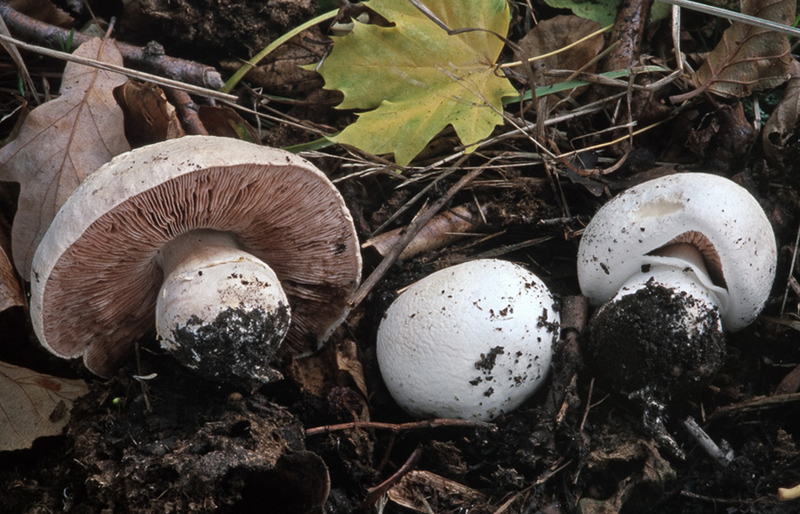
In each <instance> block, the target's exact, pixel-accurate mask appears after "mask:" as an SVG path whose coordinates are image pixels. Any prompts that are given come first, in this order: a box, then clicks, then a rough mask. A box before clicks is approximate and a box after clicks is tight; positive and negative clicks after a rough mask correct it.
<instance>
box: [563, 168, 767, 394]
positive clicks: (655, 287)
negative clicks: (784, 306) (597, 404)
mask: <svg viewBox="0 0 800 514" xmlns="http://www.w3.org/2000/svg"><path fill="white" fill-rule="evenodd" d="M775 266H776V247H775V237H774V235H773V231H772V226H771V225H770V223H769V220H768V219H767V217H766V215H765V214H764V211H763V210H762V209H761V207H760V206H759V204H758V202H757V201H756V200H755V199H754V198H753V197H752V196H751V195H750V194H749V193H748V192H747V191H746V190H745V189H744V188H742V187H741V186H739V185H737V184H736V183H734V182H732V181H730V180H728V179H726V178H723V177H718V176H715V175H709V174H704V173H687V174H678V175H670V176H666V177H661V178H658V179H655V180H650V181H648V182H645V183H642V184H640V185H638V186H635V187H633V188H631V189H628V190H627V191H625V192H623V193H621V194H620V195H618V196H616V197H615V198H613V199H612V200H611V201H609V202H608V203H607V204H606V205H604V206H603V207H602V208H601V209H600V210H599V211H598V212H597V214H596V215H595V216H594V218H593V219H592V221H591V222H590V223H589V225H588V226H587V227H586V230H585V232H584V234H583V238H582V240H581V243H580V248H579V250H578V279H579V281H580V287H581V291H582V292H583V294H584V295H585V296H587V297H588V298H589V300H590V301H591V303H593V304H594V305H601V307H600V309H599V310H598V311H597V313H596V314H595V316H594V317H593V320H592V323H591V324H590V332H591V334H590V336H591V337H590V346H591V347H592V353H593V354H594V355H593V356H592V359H593V360H595V361H601V362H599V366H598V367H599V368H603V367H609V369H612V370H615V371H614V373H615V374H616V375H618V376H619V377H620V378H619V380H618V385H620V386H621V387H623V388H627V389H628V390H632V389H634V390H635V389H638V388H641V387H645V386H646V385H647V384H648V382H650V380H651V378H652V374H654V373H656V372H658V371H665V372H666V374H667V375H669V376H670V377H672V378H674V381H675V382H678V381H687V382H689V383H692V382H695V383H702V382H703V381H705V380H706V379H708V378H709V377H711V376H713V374H714V373H715V372H716V369H717V368H718V367H719V364H720V363H721V361H722V357H723V356H724V343H723V339H722V330H723V329H725V330H730V331H735V330H740V329H742V328H744V327H745V326H747V325H749V324H750V323H752V322H753V321H754V320H755V318H756V317H757V316H758V314H759V313H760V312H761V309H762V308H763V307H764V304H765V302H766V300H767V297H768V295H769V292H770V289H771V287H772V282H773V279H774V276H775ZM609 349H610V350H609ZM623 377H624V378H623ZM623 382H624V384H623Z"/></svg>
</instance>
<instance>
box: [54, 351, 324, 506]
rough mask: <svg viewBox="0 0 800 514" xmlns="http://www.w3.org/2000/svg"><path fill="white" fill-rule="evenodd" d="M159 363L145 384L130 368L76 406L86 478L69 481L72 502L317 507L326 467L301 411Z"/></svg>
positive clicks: (75, 453)
mask: <svg viewBox="0 0 800 514" xmlns="http://www.w3.org/2000/svg"><path fill="white" fill-rule="evenodd" d="M160 361H165V362H164V364H163V365H162V366H161V368H160V369H157V368H156V369H154V371H153V373H152V374H150V375H149V376H145V377H139V378H138V382H137V379H135V378H130V377H131V376H132V374H130V373H124V372H123V373H120V374H119V375H117V378H115V379H113V380H112V381H111V382H110V383H108V384H102V385H100V384H98V385H97V387H95V388H94V391H93V393H91V394H90V395H89V396H87V397H85V398H83V399H82V400H81V402H80V403H79V404H78V406H77V407H76V409H75V410H74V412H73V420H74V422H73V423H72V425H70V428H69V433H68V436H69V437H70V438H71V440H73V441H74V445H73V447H72V448H71V450H70V452H69V453H70V457H71V458H70V459H69V460H70V461H71V462H72V467H74V468H76V469H74V470H73V472H72V475H73V476H81V475H83V476H84V477H85V478H84V480H82V481H77V480H76V481H71V482H70V484H69V488H70V491H71V496H72V501H74V502H75V503H77V504H96V505H107V506H113V507H114V508H115V509H117V510H118V511H121V512H130V513H137V512H140V513H145V512H147V513H149V512H249V511H253V510H256V509H255V507H256V506H257V505H259V504H261V505H265V503H264V502H267V503H266V504H269V505H270V508H269V511H270V512H286V513H289V512H291V513H301V512H313V511H316V510H318V509H319V508H320V506H321V505H322V502H324V500H325V498H326V497H327V494H328V489H329V479H328V471H327V468H326V466H325V464H324V462H323V461H322V459H320V458H319V457H318V456H317V455H316V454H314V453H312V452H308V451H306V448H305V443H304V431H303V426H302V425H301V423H300V422H299V421H298V420H297V418H296V417H295V416H294V415H292V414H291V413H290V412H289V411H288V410H287V409H286V408H285V407H281V406H279V405H277V404H275V403H273V402H272V401H270V400H269V399H267V398H266V397H265V396H264V395H262V394H261V393H258V392H256V393H252V394H250V393H249V392H247V391H244V393H242V392H239V391H237V390H235V389H233V388H230V387H225V386H220V385H217V384H214V383H212V382H209V381H206V380H204V379H202V378H201V377H197V376H195V374H193V373H191V372H189V371H184V370H182V369H180V367H179V366H175V365H174V363H173V362H172V360H171V359H160ZM160 361H159V362H160ZM156 364H158V362H157V363H156Z"/></svg>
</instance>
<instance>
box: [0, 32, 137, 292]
mask: <svg viewBox="0 0 800 514" xmlns="http://www.w3.org/2000/svg"><path fill="white" fill-rule="evenodd" d="M75 55H80V56H81V57H88V58H91V59H96V60H100V61H104V62H109V63H113V64H117V65H122V56H121V55H120V53H119V51H118V50H117V48H116V44H115V43H114V42H113V41H107V42H105V43H104V42H102V41H101V40H99V39H92V40H90V41H89V42H87V43H85V44H83V45H81V46H80V48H78V50H76V51H75ZM124 82H125V77H124V76H122V75H120V74H118V73H111V72H108V71H104V70H99V69H96V68H90V67H88V66H84V65H80V64H76V63H72V62H70V63H68V64H67V66H66V68H65V70H64V76H63V79H62V82H61V96H59V97H58V98H56V99H55V100H52V101H50V102H47V103H46V104H43V105H41V106H39V107H37V108H36V109H34V110H33V111H31V113H30V114H29V115H28V117H27V118H26V119H25V122H24V123H23V125H22V128H21V129H20V131H19V135H18V136H17V138H16V139H14V140H13V141H12V142H10V143H9V144H7V145H6V146H5V147H3V148H2V149H0V180H3V181H9V182H19V183H20V186H21V187H20V196H19V205H18V207H17V214H16V217H15V218H14V225H13V227H12V232H11V237H12V242H13V245H12V246H13V258H14V264H15V266H16V267H17V271H19V273H20V274H21V275H22V276H23V277H26V278H27V277H28V275H30V265H31V261H32V260H33V254H34V252H35V251H36V247H37V246H38V244H39V241H40V240H41V238H42V236H43V235H44V233H45V232H46V231H47V228H48V227H49V226H50V222H51V221H52V220H53V217H54V216H55V214H56V212H58V209H59V208H60V207H61V205H62V204H63V203H64V202H65V201H66V200H67V198H68V197H69V196H70V195H71V194H72V191H73V190H74V189H75V188H76V187H77V186H78V184H80V183H81V182H82V181H83V179H84V178H86V176H88V175H89V174H91V173H92V172H94V171H95V170H96V169H97V168H99V167H100V166H101V165H103V164H105V163H106V162H108V161H109V160H111V158H112V157H114V156H115V155H117V154H120V153H122V152H125V151H127V150H130V146H129V145H128V142H127V140H126V139H125V132H124V128H123V118H122V111H121V109H120V108H119V106H118V105H117V104H116V102H115V101H114V96H113V94H112V91H113V89H114V88H115V87H116V86H118V85H120V84H122V83H124Z"/></svg>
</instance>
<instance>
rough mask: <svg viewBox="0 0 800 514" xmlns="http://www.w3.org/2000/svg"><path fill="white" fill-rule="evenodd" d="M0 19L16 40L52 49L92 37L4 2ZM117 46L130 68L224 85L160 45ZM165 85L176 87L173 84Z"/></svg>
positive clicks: (212, 85) (204, 69) (209, 69)
mask: <svg viewBox="0 0 800 514" xmlns="http://www.w3.org/2000/svg"><path fill="white" fill-rule="evenodd" d="M0 16H2V17H3V20H5V22H6V24H7V25H8V28H9V29H10V30H11V32H12V33H13V34H15V35H16V36H17V37H18V38H21V39H24V40H26V41H31V42H35V43H38V44H42V45H47V46H49V47H51V48H54V47H57V46H58V45H59V44H60V43H63V42H65V41H67V40H68V39H69V38H70V35H71V34H72V38H73V41H74V43H75V45H81V44H83V43H85V42H86V41H88V40H89V39H91V36H88V35H86V34H83V33H81V32H71V31H69V30H66V29H62V28H60V27H56V26H53V25H50V24H47V23H43V22H41V21H38V20H35V19H33V18H31V17H29V16H25V15H24V14H22V13H20V12H17V11H15V10H14V9H12V8H11V7H9V6H8V5H7V4H6V3H5V2H3V3H0ZM117 46H118V48H119V51H120V53H121V54H122V57H123V58H124V59H125V61H126V62H127V63H128V64H129V65H134V66H137V67H141V68H145V69H148V70H151V71H153V72H155V73H158V74H160V75H162V76H165V77H168V78H169V79H172V80H176V81H180V82H188V83H190V84H195V85H198V86H204V87H207V88H211V89H221V88H222V87H223V86H224V85H225V82H224V81H223V80H222V76H221V75H220V74H219V72H218V71H217V70H215V69H214V68H213V67H211V66H207V65H205V64H200V63H197V62H194V61H188V60H186V59H178V58H176V57H169V56H167V55H164V53H163V48H159V45H155V47H154V46H152V45H148V46H147V47H145V48H142V47H138V46H133V45H129V44H126V43H120V42H117ZM35 48H41V47H35ZM31 51H33V50H31ZM120 73H122V72H120ZM147 80H150V79H147ZM180 82H179V83H178V84H180ZM165 85H168V86H173V87H178V86H176V85H174V84H165ZM198 94H199V93H198ZM229 96H230V95H229Z"/></svg>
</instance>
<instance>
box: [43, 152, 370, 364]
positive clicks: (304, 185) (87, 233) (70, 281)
mask: <svg viewBox="0 0 800 514" xmlns="http://www.w3.org/2000/svg"><path fill="white" fill-rule="evenodd" d="M196 229H212V230H219V231H226V232H230V233H231V234H233V235H234V236H235V237H236V239H237V241H238V242H239V244H240V246H241V248H242V249H243V250H245V251H247V252H248V253H250V254H252V255H254V256H255V257H257V258H259V259H261V260H262V261H264V262H265V263H267V264H268V265H269V266H270V267H271V268H272V269H273V270H274V271H275V273H276V275H277V276H278V278H279V279H280V281H281V285H282V286H283V288H284V290H285V292H286V295H287V297H288V299H289V303H290V305H291V310H292V315H293V319H292V326H291V329H290V331H289V334H288V335H287V337H286V341H285V342H284V348H285V349H286V351H287V352H290V353H291V354H293V355H303V354H308V353H311V352H313V351H314V350H316V349H317V348H318V347H319V345H320V344H321V343H322V342H324V340H325V339H326V338H327V337H328V335H329V334H330V332H332V330H333V329H334V328H335V327H336V326H337V325H338V324H339V323H340V322H341V321H342V320H343V319H344V317H345V316H346V309H347V300H348V297H349V295H350V294H351V293H352V291H353V290H354V289H355V288H356V286H357V285H358V281H359V278H360V274H361V256H360V253H359V245H358V240H357V236H356V233H355V228H354V226H353V221H352V218H351V217H350V214H349V212H348V210H347V208H346V206H345V204H344V201H343V200H342V197H341V195H340V194H339V192H338V191H337V190H336V188H335V187H334V186H333V184H332V183H331V182H330V181H329V180H328V179H327V177H326V176H325V175H324V174H323V173H322V172H320V171H319V170H318V169H317V168H315V167H314V166H313V165H312V164H311V163H309V162H308V161H306V160H304V159H302V158H300V157H298V156H296V155H293V154H291V153H289V152H286V151H283V150H278V149H274V148H268V147H263V146H258V145H254V144H251V143H247V142H244V141H239V140H234V139H228V138H219V137H209V136H188V137H183V138H180V139H173V140H169V141H164V142H161V143H156V144H154V145H150V146H146V147H142V148H138V149H136V150H133V151H131V152H128V153H125V154H122V155H120V156H117V157H116V158H114V159H113V160H112V161H110V162H109V163H108V164H106V165H104V166H103V167H101V168H100V169H99V170H97V171H96V172H95V173H93V174H92V175H90V176H89V177H88V178H87V179H86V180H85V181H84V182H83V183H82V184H81V185H80V186H79V187H78V189H76V191H75V192H74V193H73V194H72V196H71V197H70V198H69V199H68V200H67V202H66V203H65V204H64V205H63V206H62V208H61V210H60V211H59V212H58V214H57V215H56V217H55V219H54V221H53V223H52V225H51V226H50V228H49V229H48V231H47V233H46V234H45V236H44V238H43V239H42V242H41V244H40V245H39V248H38V249H37V251H36V255H35V256H34V261H33V268H32V272H31V306H30V310H31V318H32V323H33V327H34V330H35V332H36V334H37V336H38V337H39V340H40V341H41V343H42V344H43V345H44V346H45V347H47V348H48V349H49V350H50V351H52V352H53V353H55V354H56V355H59V356H62V357H65V358H72V357H78V356H81V355H82V356H83V358H84V362H85V364H86V366H87V367H88V368H89V369H90V370H92V371H93V372H95V373H97V374H99V375H101V376H108V375H109V374H111V373H112V372H113V371H114V370H115V369H116V368H117V367H118V365H119V363H120V361H121V359H122V358H124V357H125V356H126V355H127V354H129V352H130V350H131V349H132V346H133V341H134V340H135V339H137V338H139V337H140V336H142V335H143V334H144V333H145V332H147V331H148V330H149V329H151V328H152V327H153V325H154V316H155V305H156V297H157V293H158V291H159V289H160V287H161V284H162V281H163V279H164V277H163V272H162V270H161V268H160V267H159V265H158V264H157V262H156V256H157V253H158V250H159V249H160V248H161V247H162V246H163V245H164V244H165V243H166V242H167V241H170V240H171V239H172V238H174V237H176V236H178V235H181V234H183V233H185V232H188V231H190V230H196Z"/></svg>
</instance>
